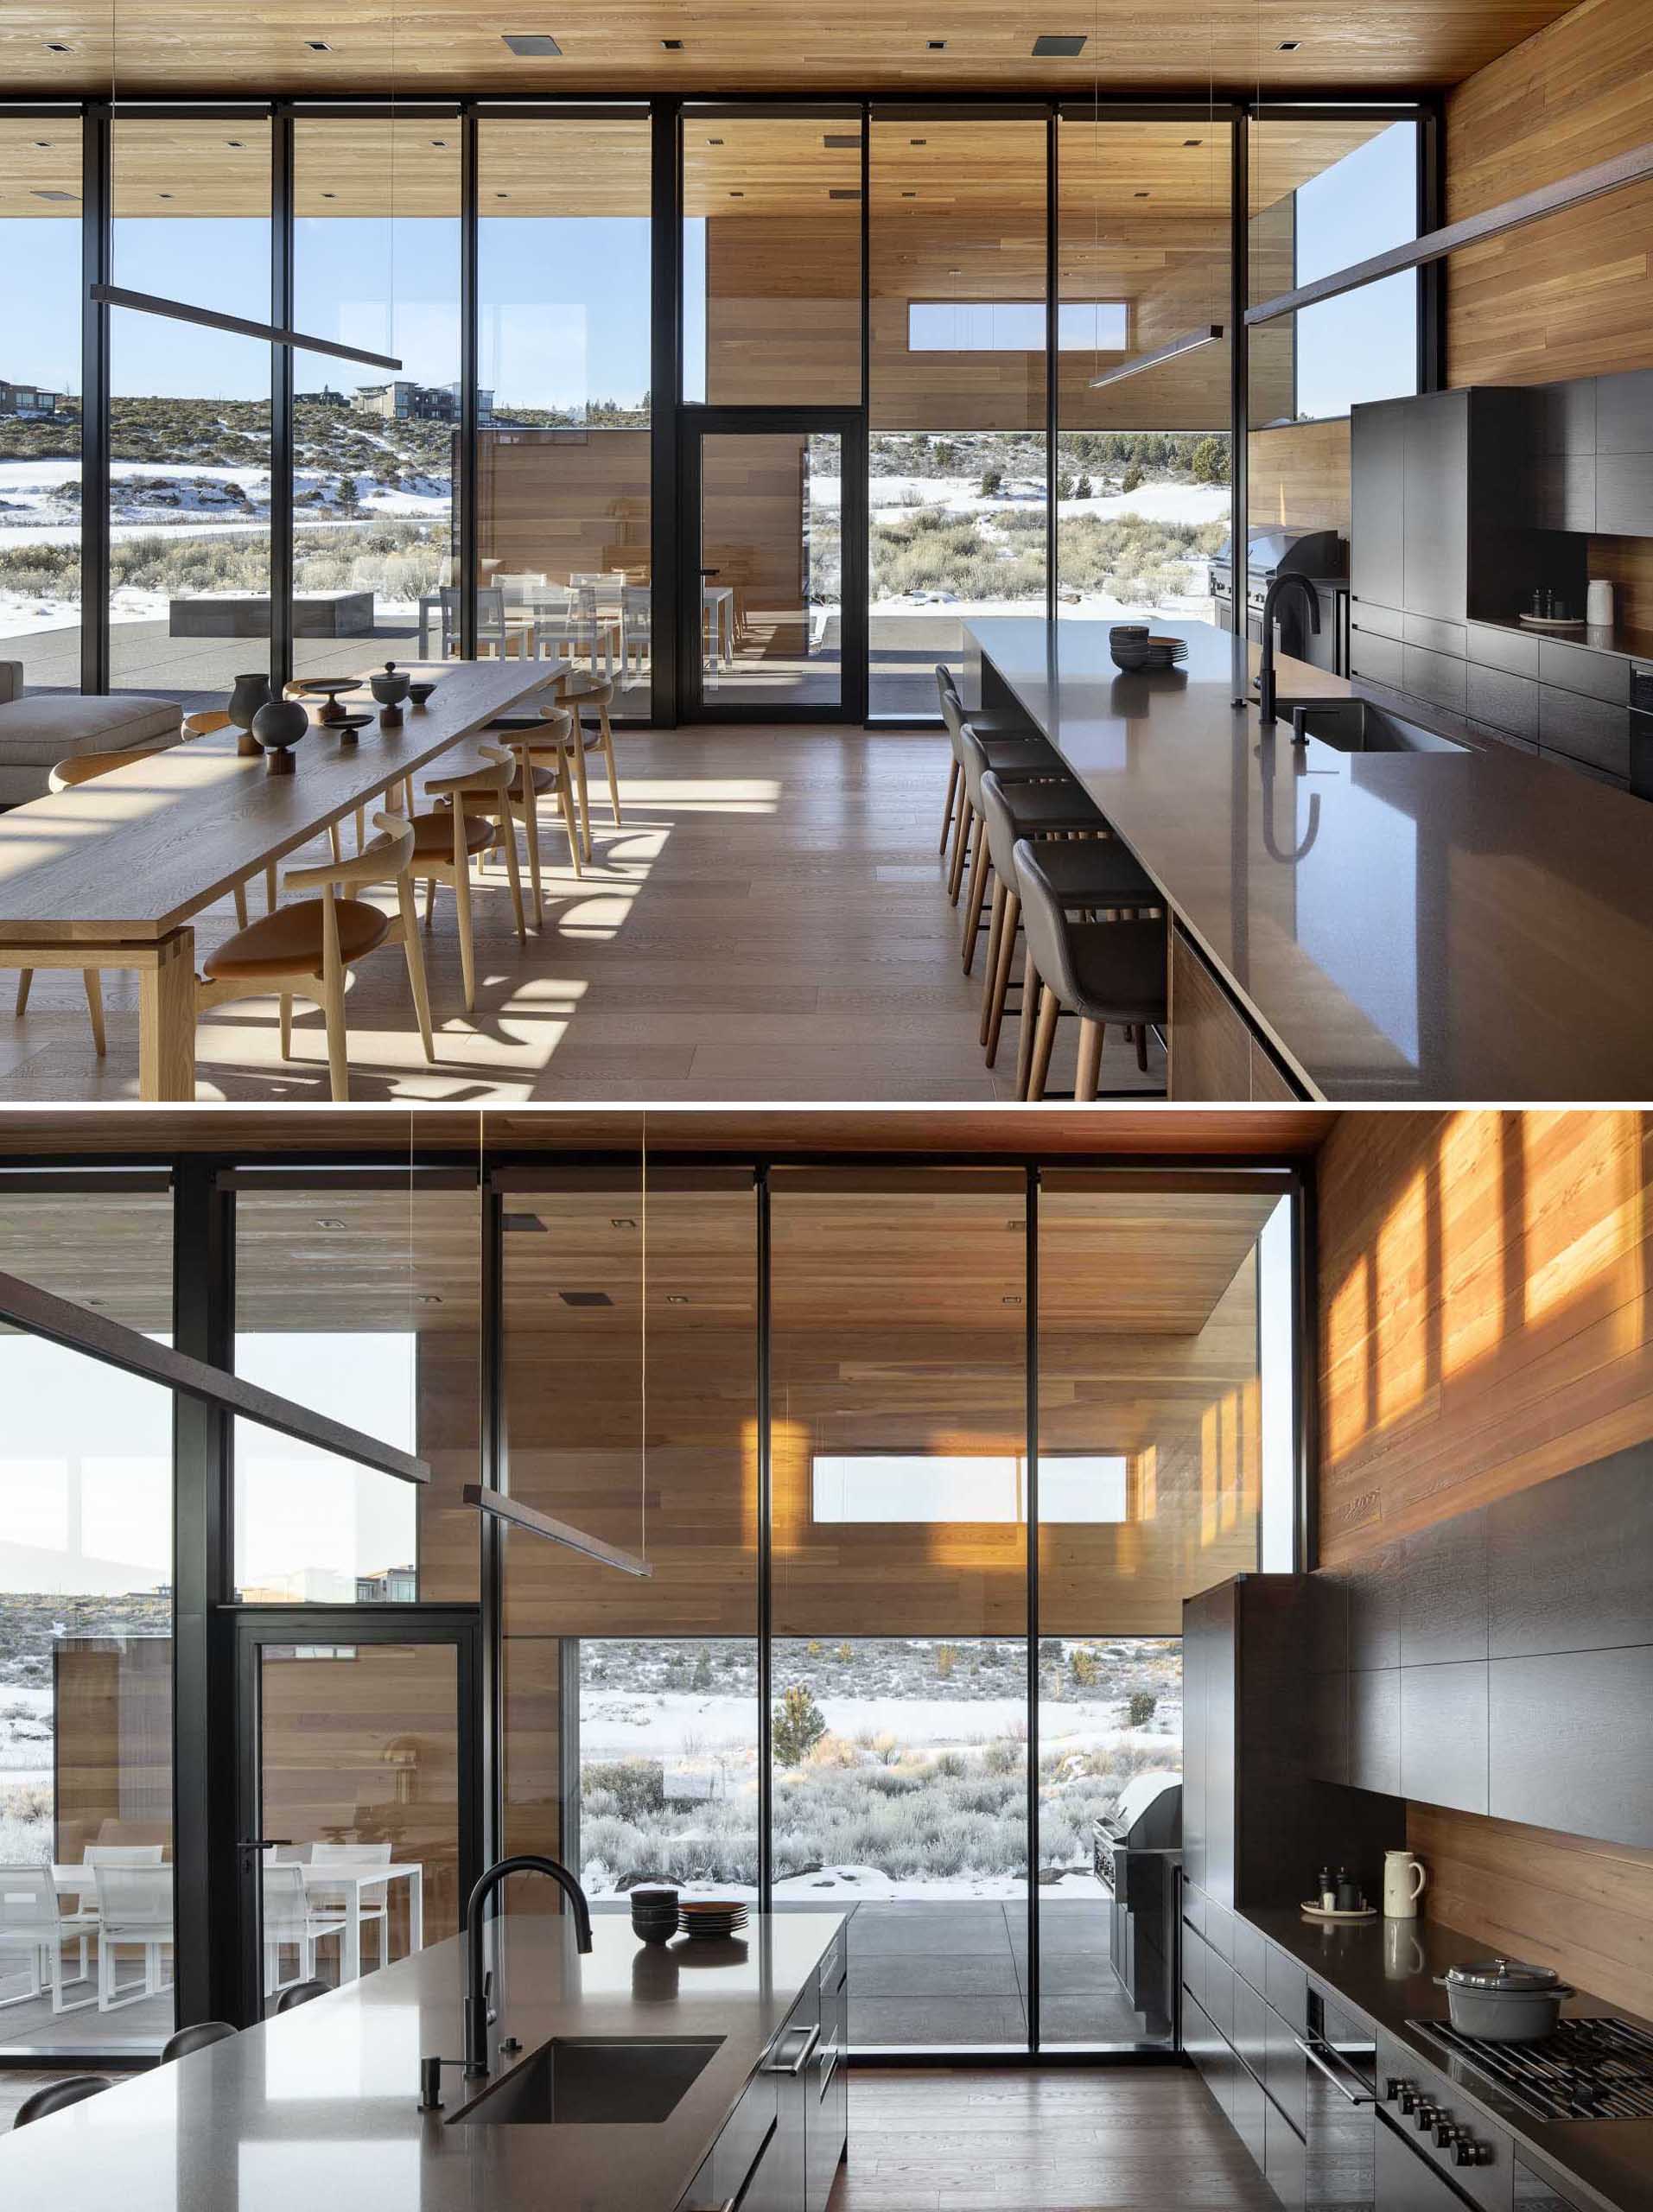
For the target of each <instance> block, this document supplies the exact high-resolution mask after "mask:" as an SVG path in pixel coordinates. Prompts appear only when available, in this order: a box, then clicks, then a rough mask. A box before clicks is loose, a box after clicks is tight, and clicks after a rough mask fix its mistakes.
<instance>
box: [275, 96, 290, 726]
mask: <svg viewBox="0 0 1653 2212" xmlns="http://www.w3.org/2000/svg"><path fill="white" fill-rule="evenodd" d="M293 252H294V243H293V115H292V110H291V109H290V107H289V106H287V105H285V104H284V103H283V104H279V105H277V107H276V109H275V111H274V112H273V114H272V116H271V118H270V321H272V322H273V323H274V324H275V325H276V326H277V328H278V329H281V330H290V329H292V327H293V290H294V282H293V279H294V270H293ZM293 388H294V377H293V349H292V347H291V346H276V345H272V346H270V690H272V691H273V692H274V693H275V694H276V696H277V697H279V696H281V690H282V686H283V684H284V683H286V682H287V680H288V678H289V677H290V676H291V675H292V672H293V575H294V550H293Z"/></svg>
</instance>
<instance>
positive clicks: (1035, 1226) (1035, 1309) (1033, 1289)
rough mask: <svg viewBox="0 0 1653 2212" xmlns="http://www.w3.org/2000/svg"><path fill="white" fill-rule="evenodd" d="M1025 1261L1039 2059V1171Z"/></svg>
mask: <svg viewBox="0 0 1653 2212" xmlns="http://www.w3.org/2000/svg"><path fill="white" fill-rule="evenodd" d="M1023 1206H1024V1209H1025V1217H1026V1218H1025V1226H1026V1238H1027V1241H1026V1244H1025V1248H1024V1249H1025V1253H1026V1257H1025V1260H1024V1262H1023V1268H1024V1280H1023V1282H1022V1287H1021V1296H1022V1309H1023V1314H1024V1317H1025V1323H1026V1326H1025V1331H1024V1336H1023V1347H1024V1351H1023V1357H1024V1364H1025V1369H1026V1373H1025V1376H1024V1385H1025V1388H1026V1391H1027V1398H1026V1402H1025V1409H1024V1412H1023V1415H1022V1425H1023V1435H1022V1451H1023V1453H1024V1456H1025V1458H1026V1460H1027V1524H1026V1527H1027V1535H1026V1540H1025V1541H1026V1545H1027V1567H1026V1574H1027V2050H1028V2053H1029V2056H1033V2057H1035V2058H1036V2057H1037V2056H1039V2041H1040V2029H1039V1170H1038V1168H1037V1167H1029V1168H1028V1170H1027V1192H1026V1194H1025V1197H1024V1199H1023Z"/></svg>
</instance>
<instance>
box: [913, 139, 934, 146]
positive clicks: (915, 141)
mask: <svg viewBox="0 0 1653 2212" xmlns="http://www.w3.org/2000/svg"><path fill="white" fill-rule="evenodd" d="M929 143H930V141H929V140H928V139H927V138H909V139H908V140H907V144H908V145H909V146H927V145H928V144H929Z"/></svg>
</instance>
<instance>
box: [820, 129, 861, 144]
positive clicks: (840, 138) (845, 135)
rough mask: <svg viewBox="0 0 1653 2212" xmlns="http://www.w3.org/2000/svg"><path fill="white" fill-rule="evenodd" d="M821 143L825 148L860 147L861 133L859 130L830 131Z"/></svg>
mask: <svg viewBox="0 0 1653 2212" xmlns="http://www.w3.org/2000/svg"><path fill="white" fill-rule="evenodd" d="M821 143H822V144H823V146H859V145H860V143H861V133H860V131H859V130H829V131H828V132H827V134H826V136H825V137H823V139H822V141H821Z"/></svg>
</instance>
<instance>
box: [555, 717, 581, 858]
mask: <svg viewBox="0 0 1653 2212" xmlns="http://www.w3.org/2000/svg"><path fill="white" fill-rule="evenodd" d="M556 798H557V804H558V805H559V806H560V807H561V808H562V810H563V828H564V829H566V830H567V831H568V833H569V859H570V860H571V861H573V863H574V873H575V875H576V876H582V875H583V874H584V873H585V871H584V870H583V869H582V867H581V866H580V832H579V830H578V829H577V828H576V827H575V820H574V791H573V787H572V785H571V784H570V783H569V756H568V754H567V753H564V752H563V750H562V749H561V747H559V748H558V750H557V755H556Z"/></svg>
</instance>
